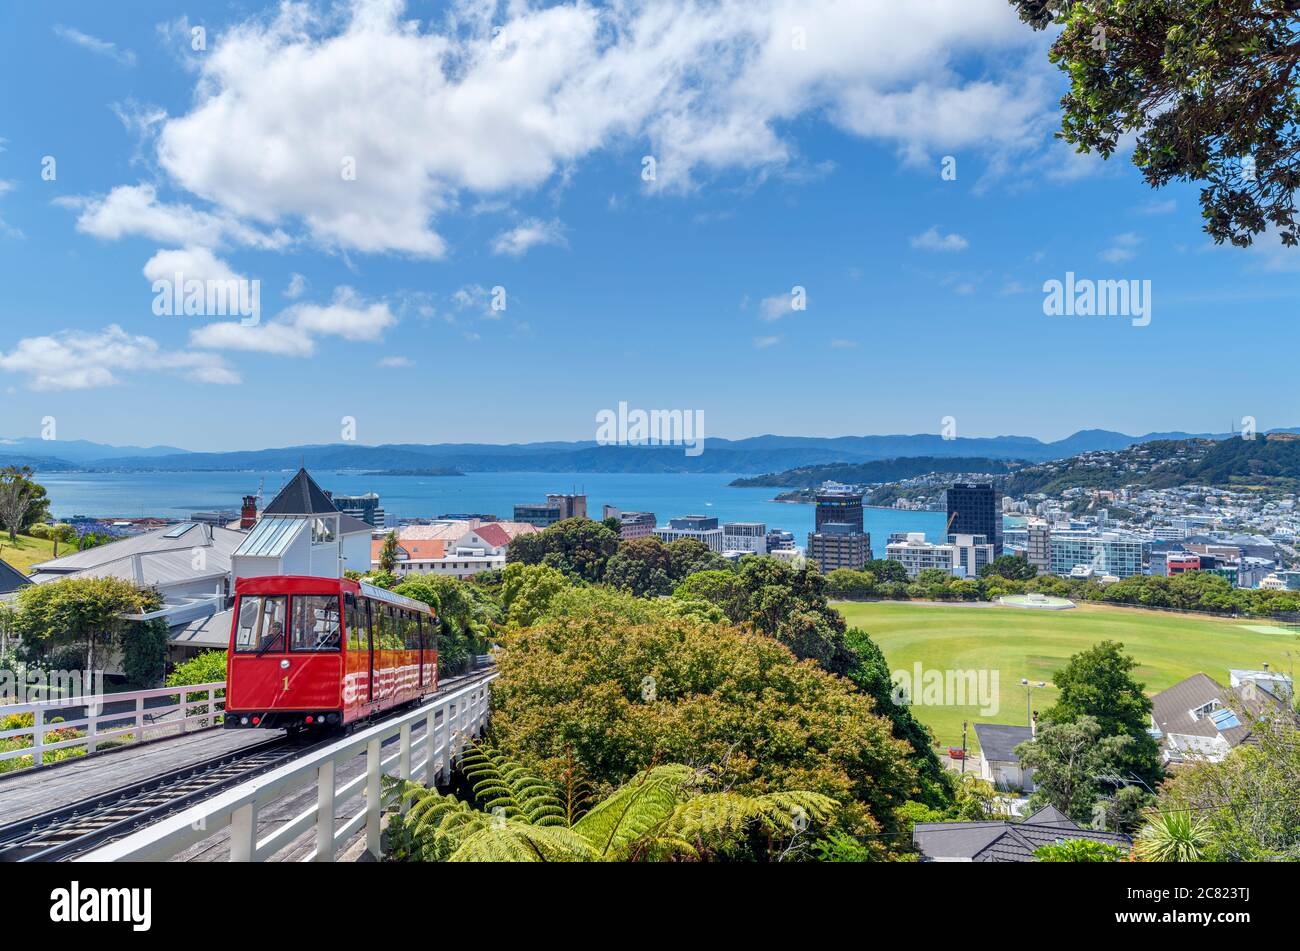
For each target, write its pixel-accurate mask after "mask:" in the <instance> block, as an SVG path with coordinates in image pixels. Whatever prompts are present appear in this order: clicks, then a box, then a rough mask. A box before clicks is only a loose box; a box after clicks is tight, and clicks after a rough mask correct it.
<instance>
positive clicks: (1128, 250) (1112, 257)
mask: <svg viewBox="0 0 1300 951" xmlns="http://www.w3.org/2000/svg"><path fill="white" fill-rule="evenodd" d="M1141 243H1142V239H1141V238H1140V237H1138V235H1136V234H1135V233H1133V232H1132V231H1127V232H1125V233H1124V234H1117V235H1115V237H1114V238H1112V239H1111V246H1110V247H1109V248H1106V249H1105V250H1103V251H1102V252H1101V253H1099V254H1098V255H1097V256H1098V257H1099V258H1101V259H1102V260H1103V261H1107V262H1109V263H1111V264H1119V263H1120V262H1122V261H1127V260H1129V259H1130V258H1132V257H1133V255H1134V253H1135V249H1136V248H1137V246H1138V245H1139V244H1141Z"/></svg>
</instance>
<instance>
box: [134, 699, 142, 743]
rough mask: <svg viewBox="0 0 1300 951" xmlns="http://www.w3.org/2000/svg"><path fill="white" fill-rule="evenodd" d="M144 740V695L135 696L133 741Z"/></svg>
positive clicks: (139, 741)
mask: <svg viewBox="0 0 1300 951" xmlns="http://www.w3.org/2000/svg"><path fill="white" fill-rule="evenodd" d="M143 741H144V697H136V698H135V738H134V740H133V742H135V743H141V742H143Z"/></svg>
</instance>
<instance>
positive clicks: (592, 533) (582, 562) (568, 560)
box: [506, 518, 619, 581]
mask: <svg viewBox="0 0 1300 951" xmlns="http://www.w3.org/2000/svg"><path fill="white" fill-rule="evenodd" d="M618 541H619V539H618V533H617V532H613V531H610V529H609V528H608V527H607V526H605V525H603V524H601V523H600V522H593V521H591V520H590V519H586V518H566V519H564V520H562V521H559V522H556V523H555V524H554V525H551V526H548V527H547V528H544V529H542V531H540V532H534V533H532V534H528V535H517V536H516V537H515V538H514V540H513V541H511V542H510V547H509V549H508V550H507V554H506V560H507V561H508V562H519V563H520V564H524V565H550V566H551V567H552V568H556V569H558V570H560V571H563V572H564V573H565V574H566V575H572V576H573V577H575V578H580V579H582V580H583V581H599V580H601V578H602V577H603V576H604V574H605V564H606V563H607V562H608V561H609V559H610V558H611V557H612V556H613V554H614V552H615V551H616V550H617V549H618Z"/></svg>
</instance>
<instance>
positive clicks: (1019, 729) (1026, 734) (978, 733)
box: [975, 723, 1033, 763]
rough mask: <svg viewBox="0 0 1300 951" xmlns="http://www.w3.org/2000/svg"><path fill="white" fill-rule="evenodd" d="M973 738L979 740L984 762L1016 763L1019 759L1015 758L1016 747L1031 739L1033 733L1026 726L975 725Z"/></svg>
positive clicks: (1003, 724)
mask: <svg viewBox="0 0 1300 951" xmlns="http://www.w3.org/2000/svg"><path fill="white" fill-rule="evenodd" d="M975 738H976V739H978V740H979V744H980V751H981V752H982V754H983V756H984V758H985V759H986V760H995V761H997V762H1003V763H1018V762H1020V757H1018V756H1016V747H1017V746H1019V745H1020V744H1021V743H1025V742H1027V741H1028V740H1031V739H1033V733H1032V731H1031V730H1030V729H1029V727H1027V726H1011V725H1009V724H1005V723H976V724H975Z"/></svg>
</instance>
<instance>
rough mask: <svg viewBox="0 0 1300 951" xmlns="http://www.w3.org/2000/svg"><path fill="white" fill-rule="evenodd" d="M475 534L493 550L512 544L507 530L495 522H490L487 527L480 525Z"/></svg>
mask: <svg viewBox="0 0 1300 951" xmlns="http://www.w3.org/2000/svg"><path fill="white" fill-rule="evenodd" d="M474 534H475V535H477V536H478V537H479V538H481V539H483V541H485V542H487V543H488V544H489V545H491V546H492V547H493V548H501V547H503V546H505V545H509V544H510V536H509V535H508V534H506V530H505V529H504V528H502V527H501V526H500V525H498V524H496V523H495V522H488V523H487V524H486V525H480V526H479V527H478V528H476V529H474Z"/></svg>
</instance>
